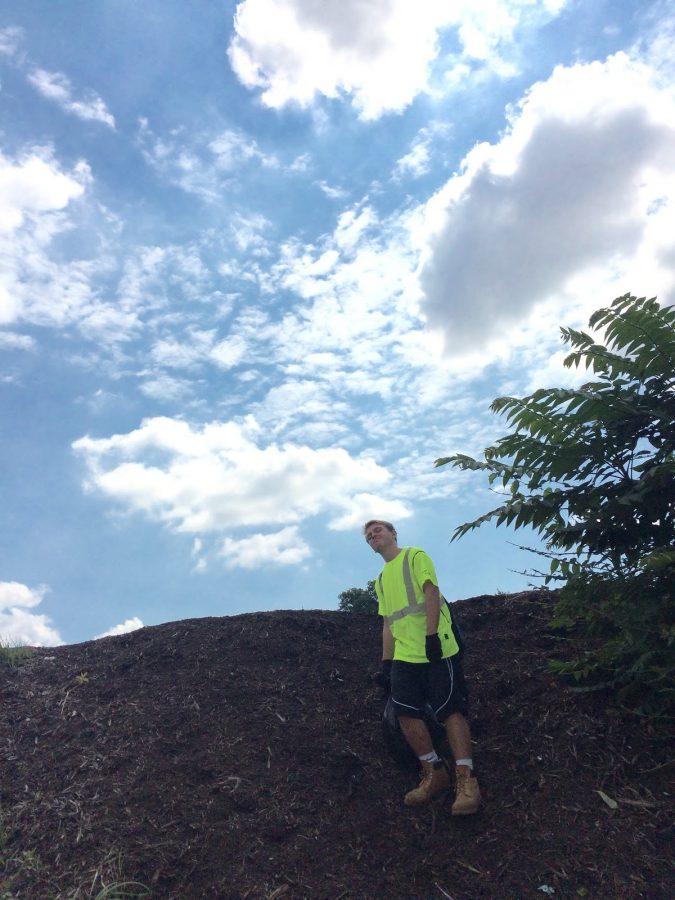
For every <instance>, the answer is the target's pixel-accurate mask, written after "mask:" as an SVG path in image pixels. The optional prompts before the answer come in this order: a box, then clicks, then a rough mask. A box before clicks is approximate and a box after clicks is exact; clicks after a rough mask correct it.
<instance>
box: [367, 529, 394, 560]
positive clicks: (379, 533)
mask: <svg viewBox="0 0 675 900" xmlns="http://www.w3.org/2000/svg"><path fill="white" fill-rule="evenodd" d="M365 537H366V541H367V542H368V544H369V545H370V547H371V548H372V550H374V551H375V553H381V552H382V550H384V549H385V548H386V547H389V546H391V545H393V544H395V543H396V535H395V534H394V533H393V532H392V531H389V529H388V528H387V526H386V525H381V524H380V523H379V522H373V524H372V525H369V526H368V529H367V531H366V535H365Z"/></svg>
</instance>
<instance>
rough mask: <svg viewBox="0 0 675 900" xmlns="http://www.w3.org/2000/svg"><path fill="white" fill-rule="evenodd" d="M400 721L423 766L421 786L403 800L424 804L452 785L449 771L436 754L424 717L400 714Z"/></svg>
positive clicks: (411, 803) (419, 804) (406, 737)
mask: <svg viewBox="0 0 675 900" xmlns="http://www.w3.org/2000/svg"><path fill="white" fill-rule="evenodd" d="M398 721H399V723H400V725H401V731H402V732H403V734H404V736H405V739H406V741H407V742H408V743H409V744H410V746H411V747H412V749H413V752H414V753H415V755H416V756H417V758H418V759H419V761H420V765H421V766H422V780H421V781H420V783H419V786H418V787H416V788H414V789H413V790H412V791H408V793H407V794H406V795H405V799H404V801H403V802H404V803H405V805H406V806H424V805H425V804H426V803H429V801H430V800H433V799H434V797H438V796H440V795H441V794H443V793H444V792H445V791H446V790H447V789H448V788H449V787H450V778H449V776H448V771H447V769H446V768H445V766H444V765H443V763H442V762H441V760H440V759H439V758H438V756H437V755H436V751H435V750H434V745H433V743H432V742H431V735H430V734H429V729H428V728H427V726H426V725H425V723H424V722H423V721H422V719H413V718H412V717H411V716H399V718H398Z"/></svg>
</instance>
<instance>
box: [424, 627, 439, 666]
mask: <svg viewBox="0 0 675 900" xmlns="http://www.w3.org/2000/svg"><path fill="white" fill-rule="evenodd" d="M424 649H425V651H426V654H427V659H428V660H429V662H438V660H439V659H443V648H442V647H441V639H440V638H439V636H438V634H428V635H427V638H426V641H425V642H424Z"/></svg>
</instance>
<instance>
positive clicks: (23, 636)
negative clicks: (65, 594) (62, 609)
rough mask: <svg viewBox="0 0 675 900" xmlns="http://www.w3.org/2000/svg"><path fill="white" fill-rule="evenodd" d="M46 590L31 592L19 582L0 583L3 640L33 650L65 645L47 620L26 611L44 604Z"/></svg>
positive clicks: (42, 587) (38, 589)
mask: <svg viewBox="0 0 675 900" xmlns="http://www.w3.org/2000/svg"><path fill="white" fill-rule="evenodd" d="M47 590H48V588H47V587H46V585H40V586H39V587H37V588H30V587H28V586H27V585H25V584H21V583H20V582H18V581H0V640H2V641H3V642H5V643H7V644H10V645H19V644H20V645H25V644H28V645H30V646H34V647H53V646H54V645H56V644H62V643H63V640H62V638H61V635H60V634H59V633H58V631H57V630H56V629H55V628H54V627H53V625H52V623H51V620H50V618H49V617H48V616H45V615H42V614H40V613H34V612H28V611H27V610H29V609H34V608H35V607H36V606H39V605H40V603H42V600H43V598H44V595H45V594H46V593H47Z"/></svg>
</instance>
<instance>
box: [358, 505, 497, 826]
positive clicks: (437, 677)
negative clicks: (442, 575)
mask: <svg viewBox="0 0 675 900" xmlns="http://www.w3.org/2000/svg"><path fill="white" fill-rule="evenodd" d="M363 533H364V535H365V538H366V541H367V542H368V544H369V545H370V547H371V549H372V550H373V551H374V552H375V553H379V554H380V556H381V557H382V558H383V559H384V568H383V569H382V573H381V575H380V576H379V578H378V579H377V581H376V582H375V590H376V592H377V598H378V601H379V613H380V615H381V616H382V619H383V627H382V671H381V675H380V680H383V681H386V680H390V683H391V699H392V703H393V706H394V711H395V713H396V717H397V718H398V721H399V723H400V725H401V730H402V731H403V734H404V736H405V738H406V740H407V741H408V743H409V744H410V746H411V747H412V749H413V751H414V753H415V754H416V755H417V757H418V759H419V761H420V764H421V766H422V780H421V782H420V784H419V786H418V787H417V788H415V789H414V790H412V791H409V792H408V793H407V794H406V795H405V800H404V802H405V804H406V806H421V805H423V804H425V803H428V802H429V801H430V800H432V799H433V798H434V797H437V796H439V795H440V794H442V793H444V792H445V791H446V790H447V789H448V788H449V787H450V777H449V775H448V771H447V769H446V768H445V765H444V764H443V762H442V761H441V760H440V759H439V758H438V756H437V754H436V751H435V750H434V747H433V744H432V742H431V735H430V734H429V730H428V728H427V726H426V725H425V723H424V707H425V706H426V704H427V703H429V704H430V706H431V708H432V710H433V712H434V715H435V716H436V718H437V719H438V721H439V722H441V723H443V724H444V727H445V731H446V734H447V736H448V743H449V744H450V747H451V749H452V752H453V755H454V757H455V772H456V795H455V801H454V803H453V805H452V814H453V815H455V816H465V815H471V814H472V813H475V812H476V810H477V809H478V807H479V806H480V791H479V788H478V781H477V780H476V778H475V777H474V775H473V760H472V758H471V733H470V731H469V725H468V722H467V720H466V715H467V694H466V686H465V683H464V676H463V673H462V669H461V663H460V661H459V659H458V653H459V647H458V646H457V641H456V640H455V636H454V634H453V630H452V620H451V618H450V610H449V609H448V606H447V604H446V603H445V602H444V601H443V600H442V598H441V593H440V591H439V589H438V580H437V578H436V572H435V569H434V564H433V562H432V561H431V559H430V558H429V557H428V556H427V554H426V553H425V552H424V551H423V550H420V549H419V548H417V547H399V546H398V537H397V534H396V529H395V528H394V526H393V525H392V524H391V522H384V521H382V520H379V519H371V520H370V521H368V522H366V524H365V525H364V527H363Z"/></svg>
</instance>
